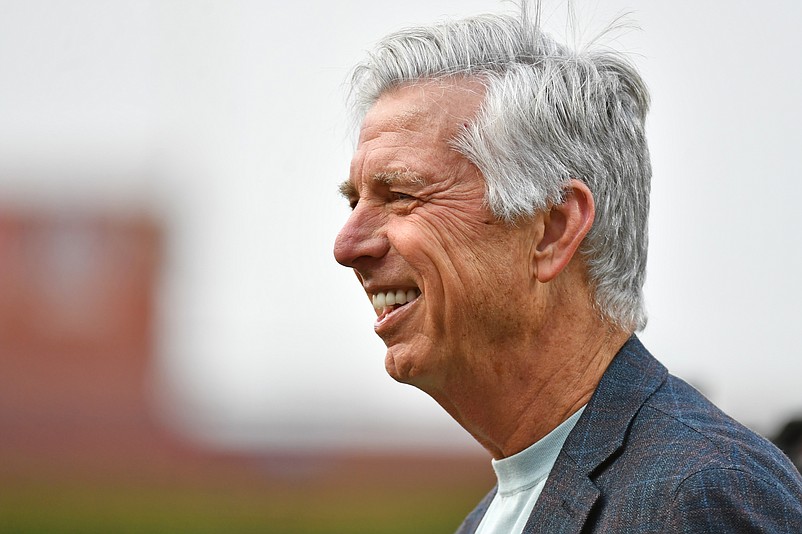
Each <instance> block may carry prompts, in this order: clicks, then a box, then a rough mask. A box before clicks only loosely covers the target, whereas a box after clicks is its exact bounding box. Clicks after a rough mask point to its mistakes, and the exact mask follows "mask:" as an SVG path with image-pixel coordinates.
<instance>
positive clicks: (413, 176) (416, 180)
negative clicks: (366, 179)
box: [373, 171, 429, 185]
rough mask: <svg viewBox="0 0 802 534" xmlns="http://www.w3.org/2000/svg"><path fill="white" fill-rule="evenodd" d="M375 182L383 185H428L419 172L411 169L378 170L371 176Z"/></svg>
mask: <svg viewBox="0 0 802 534" xmlns="http://www.w3.org/2000/svg"><path fill="white" fill-rule="evenodd" d="M373 179H374V180H376V181H377V182H381V183H383V184H385V185H398V184H405V185H428V184H429V182H428V181H427V180H426V179H425V178H424V177H423V176H421V175H420V174H418V173H416V172H412V171H389V172H379V173H376V174H375V175H374V176H373Z"/></svg>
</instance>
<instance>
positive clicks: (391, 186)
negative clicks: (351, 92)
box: [334, 81, 535, 390]
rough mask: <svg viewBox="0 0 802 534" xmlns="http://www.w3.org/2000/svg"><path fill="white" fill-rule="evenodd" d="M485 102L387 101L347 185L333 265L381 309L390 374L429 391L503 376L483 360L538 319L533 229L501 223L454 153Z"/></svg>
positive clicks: (443, 88) (400, 93) (436, 96)
mask: <svg viewBox="0 0 802 534" xmlns="http://www.w3.org/2000/svg"><path fill="white" fill-rule="evenodd" d="M482 97H483V92H482V87H481V85H479V84H478V83H475V82H468V81H461V82H459V83H457V82H453V83H449V84H446V83H434V82H432V83H426V84H419V85H411V86H404V87H402V88H398V89H394V90H392V91H390V92H387V93H385V94H384V95H383V96H382V97H381V98H380V99H379V100H378V102H377V103H376V104H375V105H374V106H373V107H372V108H371V110H370V111H369V112H368V114H367V116H366V118H365V121H364V123H363V126H362V130H361V133H360V138H359V144H358V146H357V150H356V153H355V154H354V158H353V161H352V163H351V172H350V178H349V180H348V181H347V182H345V183H344V184H343V186H342V189H343V193H344V194H345V195H346V196H347V197H348V199H349V200H350V203H351V206H352V208H353V212H352V214H351V216H350V218H349V219H348V222H347V223H346V225H345V226H344V227H343V229H342V230H341V231H340V234H339V235H338V237H337V241H336V244H335V247H334V252H335V257H336V258H337V261H338V262H340V263H341V264H343V265H346V266H348V267H352V268H353V269H354V271H355V272H356V274H357V277H358V278H359V280H360V282H361V284H362V286H363V288H364V290H365V292H366V293H367V295H368V297H369V298H370V299H371V301H372V303H373V305H374V307H375V309H376V315H377V320H376V322H375V325H374V328H375V331H376V333H377V334H378V335H379V336H380V337H381V338H382V339H383V340H384V342H385V344H386V345H387V356H386V361H385V364H386V367H387V371H388V372H389V373H390V374H391V375H392V376H393V377H394V378H395V379H396V380H399V381H402V382H408V383H411V384H414V385H417V386H418V387H421V389H424V390H431V389H436V388H438V387H440V386H441V385H442V383H443V381H446V380H452V381H453V380H457V381H459V380H460V377H462V378H464V377H465V375H466V373H467V374H469V373H479V372H499V371H498V368H496V369H495V371H494V370H493V365H494V363H493V361H491V360H488V359H487V358H479V357H478V356H476V355H477V354H479V353H481V352H486V349H488V348H490V349H491V350H492V349H497V351H503V350H504V347H505V346H506V345H507V343H510V344H513V343H514V342H515V337H516V336H519V335H520V332H521V329H522V328H523V325H524V324H527V318H531V314H532V313H533V310H534V309H535V303H532V302H529V301H528V300H527V299H526V298H525V297H526V296H527V295H528V291H527V288H528V285H529V284H533V283H534V277H533V276H532V261H531V255H532V250H531V247H532V246H533V245H532V243H533V242H534V239H533V236H532V235H531V233H532V232H531V225H526V224H522V225H514V226H513V225H506V224H503V223H501V222H499V221H497V220H496V219H495V217H494V216H493V215H492V213H491V212H490V210H489V209H488V207H487V206H486V204H485V201H484V196H485V183H484V179H483V178H482V175H481V173H480V172H479V170H478V169H477V168H476V167H475V166H474V165H473V164H471V163H470V162H469V161H468V160H467V159H466V158H464V157H463V156H462V155H460V154H459V153H458V152H457V151H455V150H454V149H453V148H451V147H450V145H449V141H450V140H451V139H453V137H454V135H455V134H456V133H457V131H458V129H459V128H462V127H463V124H464V122H465V121H466V120H468V119H470V118H472V117H473V116H474V115H475V113H476V111H477V110H478V107H479V105H480V103H481V100H482ZM528 328H529V329H531V328H532V323H531V321H529V322H528ZM472 356H474V357H472ZM496 365H498V364H496Z"/></svg>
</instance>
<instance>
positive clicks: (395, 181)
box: [337, 171, 429, 200]
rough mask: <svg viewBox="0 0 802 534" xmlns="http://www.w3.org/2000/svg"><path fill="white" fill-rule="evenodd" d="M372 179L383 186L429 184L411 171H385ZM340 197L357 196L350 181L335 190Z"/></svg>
mask: <svg viewBox="0 0 802 534" xmlns="http://www.w3.org/2000/svg"><path fill="white" fill-rule="evenodd" d="M373 179H374V180H375V181H377V182H379V183H382V184H384V185H399V184H401V185H420V186H425V185H429V182H428V181H427V180H426V179H425V178H423V177H422V176H421V175H420V174H418V173H416V172H412V171H386V172H378V173H376V174H374V175H373ZM337 190H338V191H339V193H340V195H341V196H342V197H344V198H346V199H348V200H350V199H352V198H354V197H356V196H359V192H358V191H357V190H356V187H355V186H354V184H353V182H351V180H345V181H343V183H341V184H340V185H339V187H338V188H337Z"/></svg>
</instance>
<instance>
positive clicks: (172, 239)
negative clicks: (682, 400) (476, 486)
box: [0, 0, 802, 448]
mask: <svg viewBox="0 0 802 534" xmlns="http://www.w3.org/2000/svg"><path fill="white" fill-rule="evenodd" d="M600 4H602V5H600ZM576 5H577V12H578V14H579V19H580V21H582V22H581V24H582V25H583V27H586V28H588V29H587V30H586V31H585V32H581V34H580V35H579V36H577V40H579V41H582V40H583V38H584V39H586V37H584V36H585V35H591V34H593V29H594V28H595V29H598V28H599V27H602V26H604V25H605V23H606V22H608V21H609V20H611V19H612V18H613V17H614V16H616V15H617V14H619V13H621V12H622V11H630V12H631V15H630V18H631V20H632V21H633V22H635V23H636V24H637V25H638V26H639V27H640V29H637V30H632V31H630V32H629V33H627V34H626V35H623V36H621V38H620V39H617V40H614V41H613V42H611V43H609V44H610V45H611V46H614V47H615V48H618V49H620V50H622V51H624V52H626V53H628V54H630V55H631V58H632V59H633V61H634V62H635V63H636V64H637V65H638V67H639V68H640V69H641V71H642V73H643V76H644V78H645V80H646V83H647V85H648V86H649V88H650V90H651V94H652V102H653V105H652V112H651V115H650V118H649V122H648V136H649V143H650V148H651V152H652V163H653V168H654V178H653V187H652V216H651V225H650V239H651V248H650V256H649V267H648V275H647V276H648V280H647V285H646V299H647V306H648V311H649V317H650V321H649V325H648V327H647V328H646V330H645V331H644V332H643V333H642V335H641V338H642V339H643V340H644V342H645V343H646V345H647V347H649V348H650V350H651V351H652V352H653V353H654V354H655V355H656V356H657V357H658V358H659V359H660V360H661V361H663V363H665V364H666V365H667V366H668V367H669V369H670V370H671V371H673V372H674V373H675V374H678V375H679V376H681V377H683V378H685V379H686V380H688V381H690V382H692V383H693V384H695V385H697V386H698V387H700V388H701V389H702V390H703V391H704V392H705V393H706V394H707V395H708V396H709V397H710V398H711V399H712V400H713V401H714V402H716V403H718V404H719V405H720V406H721V407H723V408H724V409H725V410H726V411H728V412H729V413H731V414H732V415H734V416H735V417H737V418H739V419H740V420H742V421H743V422H745V423H747V424H748V425H750V426H752V427H753V428H755V429H757V430H759V431H762V432H765V433H772V432H774V431H775V430H776V429H777V426H778V425H779V424H780V423H781V422H782V421H784V420H785V419H786V418H788V417H790V416H791V415H794V414H796V415H799V414H802V393H800V385H799V382H800V377H802V335H801V334H800V332H799V330H798V328H799V327H798V326H797V324H796V323H797V322H798V321H800V319H802V283H801V282H800V276H799V273H801V272H802V247H800V244H802V243H800V241H801V238H800V230H801V229H802V210H800V209H799V208H798V204H799V200H798V199H799V198H800V197H801V196H802V185H800V171H799V170H798V163H797V158H798V157H799V152H800V149H802V103H800V100H801V99H800V95H802V62H800V60H799V50H802V34H801V33H800V32H799V27H800V26H802V3H800V2H798V1H797V0H773V1H767V2H761V3H760V4H759V5H758V3H757V2H733V1H723V0H719V1H710V0H707V1H705V0H701V1H699V0H696V1H690V0H686V1H676V2H653V1H649V0H604V1H603V2H602V1H600V0H599V1H582V0H577V1H576ZM563 8H564V4H563V3H562V2H556V1H552V2H546V8H545V9H544V13H545V18H546V19H547V28H549V29H551V30H552V31H553V32H555V33H557V34H558V35H559V34H561V33H563V32H564V27H565V24H564V23H563V21H564V20H565V16H564V9H563ZM510 10H514V7H513V6H512V5H511V4H510V3H506V2H499V1H496V0H482V1H479V0H459V1H454V0H452V1H445V0H425V1H424V0H413V1H408V2H404V3H403V4H402V3H399V2H375V1H367V0H364V1H362V0H360V1H356V0H354V1H346V2H324V1H322V0H315V1H309V2H294V3H290V2H278V1H263V2H256V1H250V2H248V1H231V0H225V1H223V0H217V1H208V2H202V3H201V2H190V1H184V2H178V1H155V0H154V1H150V2H148V1H104V0H91V1H71V2H61V1H58V0H38V1H30V0H24V1H23V0H16V1H9V0H5V1H0V117H2V120H0V195H2V198H3V203H8V202H12V203H13V202H22V203H26V204H33V205H44V206H59V207H64V206H67V207H70V206H71V207H73V208H76V209H96V207H98V206H101V207H102V206H106V207H105V208H103V209H109V206H110V207H113V208H114V209H121V210H138V209H147V210H150V211H151V212H153V213H154V214H156V216H158V217H159V218H160V219H162V221H163V223H164V225H165V230H166V231H167V235H168V246H169V248H168V251H167V265H166V268H165V274H164V279H163V290H162V293H161V299H160V302H161V306H160V309H159V317H160V321H161V322H160V333H161V334H160V342H159V348H158V349H159V351H158V355H157V356H158V359H157V361H156V364H155V366H154V372H155V379H154V383H155V385H156V388H157V390H158V391H160V392H162V395H163V396H164V397H165V398H167V399H171V400H172V408H170V409H169V410H167V409H165V408H163V407H162V408H161V409H162V410H164V414H163V416H164V418H165V419H166V420H169V421H180V425H181V427H182V428H183V429H184V430H185V431H187V432H189V433H191V434H193V435H197V436H202V437H204V439H208V440H210V441H213V442H216V443H221V444H228V445H231V444H234V445H237V446H243V445H244V446H264V445H269V446H278V445H280V446H292V447H316V446H320V445H327V446H332V445H337V446H352V445H360V446H362V445H372V446H384V447H396V448H408V447H420V446H436V447H464V448H476V447H478V446H477V445H475V444H473V442H472V440H471V439H470V437H468V436H467V434H466V433H465V432H464V431H463V430H462V429H460V428H459V427H458V426H457V425H456V423H454V422H453V421H451V420H450V418H449V417H448V416H447V415H446V414H445V413H444V412H443V411H442V410H441V409H440V408H439V406H437V405H436V404H435V403H434V401H432V400H431V399H429V398H428V397H427V396H426V395H424V394H423V393H421V392H419V391H417V390H415V389H413V388H411V387H408V386H404V385H400V384H396V383H395V382H393V381H392V380H391V379H390V378H389V377H387V376H386V374H385V372H384V367H383V359H384V348H383V344H382V343H381V341H380V340H379V339H378V338H376V337H375V335H374V334H373V331H372V324H373V320H374V314H373V311H372V308H371V306H370V305H369V303H368V301H367V298H366V297H365V296H364V294H363V293H362V290H361V289H360V287H359V286H358V285H357V283H356V281H355V278H354V277H353V275H352V274H351V273H350V272H348V271H347V270H346V269H345V268H342V267H340V266H338V265H337V264H336V263H335V262H334V259H333V256H332V252H331V249H332V245H333V241H334V236H335V235H336V232H337V230H338V229H339V227H340V226H341V225H342V224H343V222H344V221H345V219H346V218H347V216H348V213H349V211H348V208H347V206H346V204H345V202H344V201H342V199H340V198H339V197H338V195H337V192H336V189H337V185H338V184H339V183H340V182H341V181H342V180H343V179H344V178H345V177H346V175H347V169H348V161H349V159H350V151H351V144H350V137H349V135H350V134H349V132H348V131H347V129H346V126H347V121H346V117H345V113H344V95H345V90H344V83H345V80H346V78H347V74H348V70H349V69H350V67H351V66H352V65H353V64H354V63H355V62H357V61H358V60H359V59H360V58H361V57H362V54H363V52H364V51H365V50H366V49H368V48H369V47H370V46H371V44H372V43H373V42H375V41H376V40H377V39H378V38H380V37H381V36H382V35H384V34H386V33H388V32H389V31H392V30H395V29H398V28H401V27H403V26H406V25H409V24H416V23H427V22H432V21H435V20H438V19H441V18H443V17H455V16H463V15H469V14H475V13H480V12H500V11H506V12H509V11H510ZM571 39H572V41H573V40H574V38H573V37H572V38H571Z"/></svg>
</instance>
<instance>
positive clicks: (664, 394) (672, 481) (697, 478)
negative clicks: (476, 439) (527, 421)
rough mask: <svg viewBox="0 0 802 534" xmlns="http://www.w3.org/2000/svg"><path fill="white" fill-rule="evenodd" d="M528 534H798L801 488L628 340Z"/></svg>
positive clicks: (786, 465) (762, 448)
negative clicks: (623, 533)
mask: <svg viewBox="0 0 802 534" xmlns="http://www.w3.org/2000/svg"><path fill="white" fill-rule="evenodd" d="M495 492H496V490H495V488H494V489H493V490H492V491H491V492H490V493H489V494H488V495H487V496H486V497H485V498H484V499H483V500H482V502H481V503H479V505H478V506H477V507H476V509H475V510H474V511H473V512H471V514H470V515H469V516H468V517H467V518H466V519H465V522H464V523H463V524H462V526H460V528H459V530H458V531H457V532H458V534H467V533H470V532H474V531H475V530H476V527H477V526H478V525H479V521H481V519H482V516H483V515H484V514H485V512H486V511H487V507H488V506H489V505H490V501H491V500H492V499H493V496H494V495H495ZM536 532H540V533H548V534H562V533H565V534H567V533H569V532H574V533H579V532H582V533H591V532H605V533H620V532H636V533H646V532H653V533H673V532H682V533H691V532H693V533H717V532H720V533H727V534H734V533H738V534H740V533H746V532H770V533H788V534H800V533H802V477H800V474H799V472H798V471H797V470H796V468H795V467H794V466H793V464H791V462H790V461H789V460H788V458H786V457H785V456H784V455H783V453H781V452H780V451H779V450H778V449H777V448H776V447H775V446H774V445H772V444H771V443H770V442H768V441H767V440H766V439H764V438H762V437H760V436H758V435H757V434H755V433H754V432H752V431H750V430H748V429H747V428H745V427H744V426H742V425H741V424H739V423H738V422H736V421H735V420H733V419H731V418H730V417H728V416H727V415H725V414H724V413H723V412H721V411H720V410H719V409H718V408H716V407H715V406H714V405H713V404H712V403H711V402H710V401H708V400H707V399H706V398H704V397H703V396H702V395H701V394H700V393H699V392H697V391H696V390H695V389H693V388H692V387H690V386H689V385H688V384H686V383H685V382H683V381H682V380H680V379H678V378H676V377H674V376H672V375H669V374H668V372H667V371H666V369H665V367H663V366H662V365H661V364H660V363H659V362H658V361H657V360H656V359H654V357H653V356H652V355H651V354H649V352H648V351H647V350H646V348H645V347H644V346H643V345H642V344H641V342H640V341H639V340H638V338H637V337H636V336H632V337H631V338H630V339H629V341H627V343H626V344H625V345H624V346H623V347H622V348H621V350H620V351H619V352H618V354H617V355H616V357H615V359H614V360H613V362H612V363H611V364H610V366H609V368H608V369H607V371H606V372H605V373H604V376H603V377H602V379H601V382H600V383H599V386H598V387H597V388H596V391H595V393H594V394H593V396H592V397H591V399H590V402H589V403H588V406H587V408H586V409H585V411H584V413H583V414H582V416H581V417H580V419H579V421H577V424H576V426H575V427H574V429H573V431H572V432H571V434H570V435H569V436H568V439H567V440H566V442H565V444H564V445H563V448H562V450H561V451H560V454H559V456H558V457H557V461H556V463H555V464H554V467H553V468H552V471H551V474H550V475H549V478H548V480H547V481H546V485H545V487H544V488H543V492H542V493H541V495H540V498H539V499H538V501H537V504H536V505H535V508H534V510H532V514H531V516H530V517H529V521H528V523H527V524H526V527H525V529H524V533H536Z"/></svg>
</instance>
